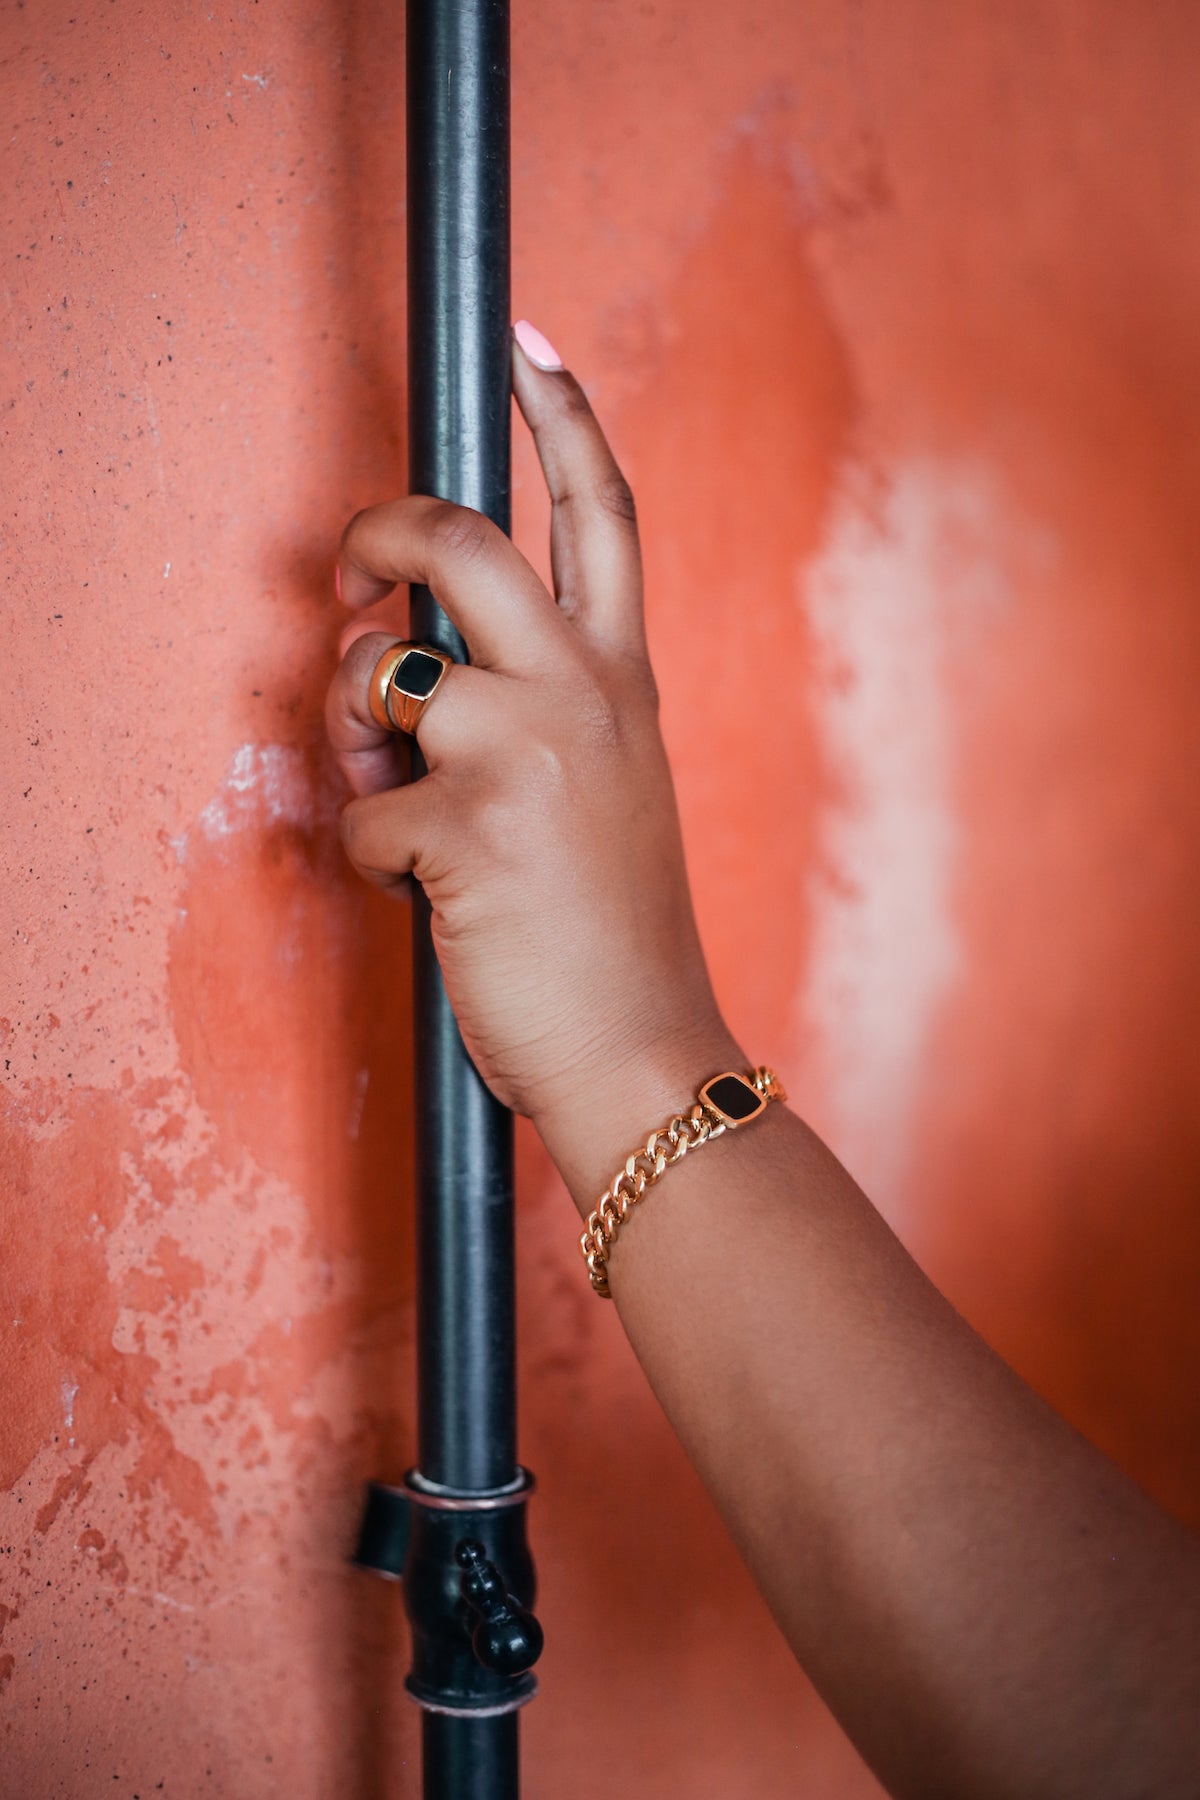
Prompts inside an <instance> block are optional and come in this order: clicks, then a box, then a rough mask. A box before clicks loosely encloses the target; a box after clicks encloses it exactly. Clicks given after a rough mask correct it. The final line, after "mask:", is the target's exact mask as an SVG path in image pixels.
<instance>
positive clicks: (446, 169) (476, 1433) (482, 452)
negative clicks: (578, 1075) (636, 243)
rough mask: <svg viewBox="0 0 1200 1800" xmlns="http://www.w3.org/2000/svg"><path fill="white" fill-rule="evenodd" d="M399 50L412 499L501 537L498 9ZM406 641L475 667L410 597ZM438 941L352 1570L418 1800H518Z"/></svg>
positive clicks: (486, 1180)
mask: <svg viewBox="0 0 1200 1800" xmlns="http://www.w3.org/2000/svg"><path fill="white" fill-rule="evenodd" d="M407 40H408V41H407V75H408V80H407V94H408V101H407V104H408V381H409V400H408V427H409V486H410V488H411V490H412V492H414V493H421V494H435V495H437V496H438V497H439V498H441V499H444V500H453V501H456V502H458V503H459V504H460V505H463V506H470V507H473V508H474V509H475V510H476V511H478V512H482V513H485V514H486V515H487V517H488V518H490V519H491V520H493V521H494V523H495V524H497V525H499V526H500V528H501V530H503V531H506V532H507V531H508V530H509V529H510V522H511V521H510V425H509V419H510V398H509V376H510V368H509V358H510V336H509V330H510V327H509V319H510V306H509V99H508V87H509V54H508V4H507V0H410V3H409V7H408V18H407ZM409 635H410V637H412V638H413V639H414V640H416V641H417V642H419V643H428V644H434V645H436V646H438V647H439V648H440V649H443V650H445V651H447V652H448V653H449V654H450V655H452V656H454V657H456V658H458V659H459V660H465V658H466V646H465V645H464V643H463V640H462V638H461V637H460V636H459V634H458V632H457V631H456V630H455V628H454V626H453V625H452V624H451V622H450V620H449V619H448V618H447V617H446V615H445V613H444V612H443V611H442V609H441V608H440V607H439V606H438V604H437V602H436V600H435V599H434V598H433V595H432V594H431V593H430V592H429V591H428V589H426V588H423V587H418V586H414V587H413V588H412V591H411V608H410V626H409ZM411 748H412V758H413V762H412V773H413V779H414V780H416V779H417V778H418V777H419V776H420V775H421V774H423V773H424V772H425V771H424V764H423V762H422V760H421V756H420V752H419V750H418V748H417V745H416V742H415V740H413V742H412V745H411ZM429 927H430V918H429V903H428V901H427V900H426V898H425V895H424V892H423V890H422V889H421V888H420V887H417V889H416V892H415V898H414V909H413V966H414V1005H415V1068H416V1108H417V1263H418V1271H417V1272H418V1283H417V1458H418V1466H417V1468H416V1469H415V1470H413V1471H411V1472H410V1473H409V1475H408V1476H407V1477H406V1478H405V1482H404V1485H403V1486H402V1487H400V1488H394V1487H384V1486H382V1485H381V1484H377V1483H373V1484H371V1486H370V1488H369V1490H368V1499H367V1507H366V1513H365V1516H364V1520H363V1530H362V1535H361V1538H360V1542H359V1548H358V1553H357V1557H356V1561H358V1562H359V1563H360V1564H361V1565H362V1566H364V1567H367V1568H372V1569H374V1570H376V1571H377V1572H378V1573H380V1574H389V1575H392V1576H399V1577H400V1578H401V1579H402V1581H403V1584H404V1593H405V1605H406V1609H407V1611H408V1615H409V1620H410V1624H411V1626H412V1636H413V1663H412V1670H411V1672H410V1674H409V1677H408V1683H407V1685H408V1689H409V1692H410V1694H411V1695H412V1697H413V1698H414V1699H415V1700H416V1701H417V1703H418V1705H420V1706H421V1707H422V1708H423V1709H424V1720H423V1738H422V1743H423V1766H424V1777H423V1779H424V1794H425V1800H515V1796H516V1795H517V1793H518V1785H519V1780H518V1731H517V1718H516V1710H517V1708H518V1707H520V1706H521V1705H523V1704H524V1703H525V1701H526V1700H528V1699H530V1698H531V1697H532V1695H533V1693H534V1692H535V1691H536V1681H535V1678H534V1676H533V1675H532V1674H531V1673H530V1672H529V1670H530V1666H531V1664H532V1663H533V1662H534V1661H535V1660H536V1658H537V1656H538V1654H539V1653H540V1650H541V1630H540V1627H539V1626H538V1624H537V1621H536V1620H535V1619H534V1618H533V1616H532V1614H531V1612H530V1611H529V1609H530V1607H531V1606H532V1604H533V1600H534V1593H535V1583H534V1572H533V1563H532V1560H531V1558H530V1555H529V1551H528V1547H527V1540H526V1535H525V1503H526V1500H527V1498H528V1496H529V1493H530V1491H531V1489H532V1485H533V1483H532V1478H531V1477H530V1476H529V1475H528V1473H527V1472H526V1471H525V1470H524V1469H522V1468H520V1467H519V1466H518V1463H517V1457H516V1366H515V1365H516V1355H515V1316H514V1312H515V1280H514V1267H513V1143H512V1115H511V1114H510V1113H509V1112H508V1111H507V1110H506V1108H504V1107H502V1106H501V1105H500V1104H499V1102H498V1101H496V1100H495V1099H494V1098H493V1096H492V1095H491V1094H490V1093H489V1091H488V1089H487V1088H486V1087H485V1086H484V1084H483V1082H482V1081H481V1080H480V1078H479V1075H478V1074H477V1073H476V1070H475V1068H474V1065H473V1064H472V1063H471V1061H470V1058H469V1057H468V1056H467V1053H466V1050H465V1049H464V1047H463V1042H462V1038H461V1036H460V1035H459V1031H458V1026H457V1024H456V1022H455V1019H454V1015H453V1014H452V1012H451V1010H450V1006H449V1003H448V1001H447V999H446V992H445V988H444V986H443V983H442V975H441V970H440V968H439V966H438V961H437V957H436V955H435V953H434V950H433V944H432V939H431V936H430V928H429Z"/></svg>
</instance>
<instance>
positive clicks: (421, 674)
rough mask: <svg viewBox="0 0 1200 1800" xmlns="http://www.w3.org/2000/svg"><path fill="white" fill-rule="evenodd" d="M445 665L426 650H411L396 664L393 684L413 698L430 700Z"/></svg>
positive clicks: (399, 690) (401, 692)
mask: <svg viewBox="0 0 1200 1800" xmlns="http://www.w3.org/2000/svg"><path fill="white" fill-rule="evenodd" d="M445 666H446V665H445V664H444V663H442V662H439V661H438V659H437V657H436V656H430V655H429V653H428V652H427V651H425V650H409V651H408V652H407V654H406V655H405V656H402V657H401V659H400V661H399V662H398V663H397V665H396V670H395V673H394V674H393V676H392V686H393V687H394V688H395V690H396V692H397V693H399V694H407V695H409V697H410V698H411V699H413V700H428V698H429V696H430V694H432V692H433V690H434V688H435V687H436V686H437V684H438V680H439V677H440V676H441V673H442V670H443V669H444V668H445Z"/></svg>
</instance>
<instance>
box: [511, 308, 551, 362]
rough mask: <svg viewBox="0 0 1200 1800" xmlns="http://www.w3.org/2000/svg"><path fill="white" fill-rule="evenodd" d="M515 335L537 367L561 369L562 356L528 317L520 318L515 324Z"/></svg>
mask: <svg viewBox="0 0 1200 1800" xmlns="http://www.w3.org/2000/svg"><path fill="white" fill-rule="evenodd" d="M513 336H514V337H515V338H516V340H517V342H518V344H520V346H521V348H522V350H523V351H524V352H525V354H526V356H527V357H528V358H529V360H530V362H531V363H532V364H533V365H534V367H535V368H537V369H561V368H562V366H563V361H562V357H561V356H560V355H559V354H558V351H557V350H556V349H555V348H554V345H553V344H552V343H551V342H550V339H549V338H548V337H543V336H542V333H541V332H540V331H539V330H538V328H537V326H536V325H531V324H530V323H529V320H528V319H518V320H517V322H516V324H515V325H514V326H513Z"/></svg>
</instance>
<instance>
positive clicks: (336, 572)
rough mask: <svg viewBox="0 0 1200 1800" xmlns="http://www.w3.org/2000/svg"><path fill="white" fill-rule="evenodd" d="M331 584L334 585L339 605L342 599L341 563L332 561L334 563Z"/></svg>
mask: <svg viewBox="0 0 1200 1800" xmlns="http://www.w3.org/2000/svg"><path fill="white" fill-rule="evenodd" d="M333 585H334V589H335V590H336V592H337V597H338V603H339V605H340V604H341V599H342V565H341V563H334V565H333Z"/></svg>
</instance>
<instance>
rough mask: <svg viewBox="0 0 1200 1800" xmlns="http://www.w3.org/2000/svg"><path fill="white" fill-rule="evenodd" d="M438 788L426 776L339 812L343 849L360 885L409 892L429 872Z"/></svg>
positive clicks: (436, 815)
mask: <svg viewBox="0 0 1200 1800" xmlns="http://www.w3.org/2000/svg"><path fill="white" fill-rule="evenodd" d="M438 798H439V796H438V782H437V777H436V775H425V776H422V778H421V779H420V780H419V781H415V782H412V783H410V784H409V785H408V786H406V787H399V788H390V789H388V790H387V791H386V792H384V793H381V794H367V795H364V796H363V797H362V798H361V799H358V800H351V801H350V802H349V804H348V805H347V806H345V807H343V809H342V821H341V828H342V845H343V847H344V849H345V851H346V855H347V856H348V857H349V858H350V861H351V862H352V863H353V864H354V867H355V868H356V869H357V870H358V873H359V874H360V875H361V876H362V877H363V878H364V880H366V881H369V882H371V883H372V884H373V885H374V886H375V887H382V888H393V889H395V890H397V891H398V892H401V893H403V892H406V891H410V890H411V886H412V878H413V877H414V876H415V877H416V878H417V879H418V880H419V879H420V878H421V875H422V871H425V870H427V869H428V867H429V861H430V857H431V855H432V852H433V846H434V843H435V841H436V837H437V818H438V814H439V811H440V808H439V805H438Z"/></svg>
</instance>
